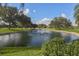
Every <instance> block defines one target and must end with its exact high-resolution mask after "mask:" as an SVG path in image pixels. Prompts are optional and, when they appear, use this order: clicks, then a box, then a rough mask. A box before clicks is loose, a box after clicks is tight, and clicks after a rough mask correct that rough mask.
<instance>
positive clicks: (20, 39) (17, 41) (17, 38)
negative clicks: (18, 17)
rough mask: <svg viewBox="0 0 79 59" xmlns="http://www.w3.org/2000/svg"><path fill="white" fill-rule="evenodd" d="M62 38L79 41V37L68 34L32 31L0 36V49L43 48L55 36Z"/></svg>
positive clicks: (68, 40)
mask: <svg viewBox="0 0 79 59" xmlns="http://www.w3.org/2000/svg"><path fill="white" fill-rule="evenodd" d="M55 35H56V36H60V35H61V36H62V37H63V38H64V40H65V41H67V42H70V41H72V40H76V39H79V36H77V35H74V34H67V33H63V32H61V33H56V32H51V31H46V30H41V29H40V30H32V31H29V32H21V33H12V34H5V35H0V47H23V46H25V47H41V46H42V44H43V43H44V42H45V41H47V40H49V39H50V38H51V36H52V37H54V36H55Z"/></svg>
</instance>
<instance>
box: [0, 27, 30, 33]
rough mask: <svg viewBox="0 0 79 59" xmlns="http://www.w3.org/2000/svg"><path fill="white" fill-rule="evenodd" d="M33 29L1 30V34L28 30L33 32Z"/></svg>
mask: <svg viewBox="0 0 79 59" xmlns="http://www.w3.org/2000/svg"><path fill="white" fill-rule="evenodd" d="M31 29H32V28H11V29H10V30H9V29H8V28H0V34H5V33H14V32H21V31H28V30H31Z"/></svg>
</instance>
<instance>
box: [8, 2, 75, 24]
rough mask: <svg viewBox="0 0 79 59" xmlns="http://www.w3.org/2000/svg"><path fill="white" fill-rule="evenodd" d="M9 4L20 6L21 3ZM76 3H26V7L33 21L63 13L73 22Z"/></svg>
mask: <svg viewBox="0 0 79 59" xmlns="http://www.w3.org/2000/svg"><path fill="white" fill-rule="evenodd" d="M9 5H11V6H16V7H17V8H20V4H18V3H17V4H9ZM75 5H76V4H74V3H26V4H25V9H26V10H27V11H26V12H27V15H28V16H30V17H31V19H32V22H33V23H35V22H38V21H40V20H42V19H44V18H48V19H49V20H50V19H52V18H54V17H57V16H61V15H62V14H63V15H64V16H66V17H67V18H68V19H71V21H72V22H73V21H74V17H73V15H74V7H75Z"/></svg>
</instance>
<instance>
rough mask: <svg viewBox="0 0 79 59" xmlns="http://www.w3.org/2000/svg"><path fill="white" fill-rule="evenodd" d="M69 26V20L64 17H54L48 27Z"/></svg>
mask: <svg viewBox="0 0 79 59" xmlns="http://www.w3.org/2000/svg"><path fill="white" fill-rule="evenodd" d="M70 26H71V22H70V21H69V20H68V19H67V18H64V17H55V18H54V19H53V20H52V21H51V23H50V24H49V27H54V28H68V27H70Z"/></svg>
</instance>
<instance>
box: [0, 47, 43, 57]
mask: <svg viewBox="0 0 79 59" xmlns="http://www.w3.org/2000/svg"><path fill="white" fill-rule="evenodd" d="M41 55H42V54H41V49H40V48H27V47H6V48H0V56H41Z"/></svg>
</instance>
